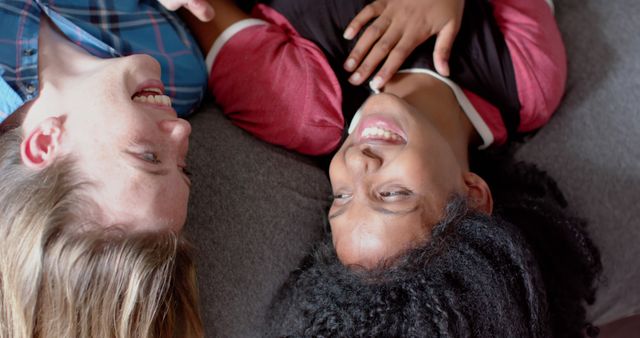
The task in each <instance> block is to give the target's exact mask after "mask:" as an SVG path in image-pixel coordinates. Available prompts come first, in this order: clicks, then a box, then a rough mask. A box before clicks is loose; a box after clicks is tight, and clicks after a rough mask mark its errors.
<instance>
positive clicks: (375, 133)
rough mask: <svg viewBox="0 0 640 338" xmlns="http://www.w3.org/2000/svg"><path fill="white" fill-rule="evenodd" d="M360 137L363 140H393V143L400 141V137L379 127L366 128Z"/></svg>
mask: <svg viewBox="0 0 640 338" xmlns="http://www.w3.org/2000/svg"><path fill="white" fill-rule="evenodd" d="M362 137H364V138H382V139H385V140H393V141H400V140H402V137H400V135H398V134H396V133H394V132H392V131H390V130H386V129H384V128H380V127H367V128H365V129H364V130H363V131H362Z"/></svg>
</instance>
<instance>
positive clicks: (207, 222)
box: [187, 104, 330, 337]
mask: <svg viewBox="0 0 640 338" xmlns="http://www.w3.org/2000/svg"><path fill="white" fill-rule="evenodd" d="M190 121H191V123H192V126H193V133H192V137H191V146H190V153H189V166H190V168H191V171H192V172H193V177H192V181H193V187H192V189H191V199H190V202H189V204H190V206H189V208H190V209H189V217H188V221H187V234H188V236H189V238H190V239H191V240H192V242H193V243H194V245H195V247H196V250H195V251H196V259H197V263H198V279H199V285H200V292H201V302H202V303H201V304H202V310H203V319H204V322H205V328H206V336H207V337H258V336H260V325H261V323H262V320H263V317H264V314H265V313H266V308H267V305H268V304H269V302H270V300H271V297H272V296H273V294H274V293H275V291H276V290H277V289H278V287H279V286H280V285H281V284H282V283H283V282H284V280H285V278H286V277H287V276H288V274H289V272H290V271H291V270H293V269H295V268H296V267H297V265H298V263H299V260H300V259H301V258H302V257H303V256H304V254H305V253H306V252H307V251H308V250H309V248H310V245H311V244H312V243H313V242H315V241H316V240H317V239H318V238H320V237H321V235H322V232H323V231H324V230H323V226H322V224H324V219H325V217H326V216H325V215H326V212H327V208H328V206H329V198H328V197H329V195H330V186H329V182H328V178H327V176H326V174H325V173H324V171H323V170H321V169H319V166H317V165H316V164H315V163H314V162H312V161H311V160H309V158H305V157H303V156H298V155H295V154H292V153H289V152H287V151H285V150H283V149H280V148H278V147H275V146H271V145H268V144H265V143H263V142H260V141H258V140H257V139H255V138H253V137H252V136H250V135H249V134H247V133H245V132H244V131H242V130H240V129H239V128H237V127H235V126H233V125H232V124H231V123H230V122H229V121H228V120H227V119H226V118H225V117H224V116H223V115H222V113H221V112H219V111H218V110H216V109H214V108H213V107H212V105H211V104H208V105H207V106H206V107H205V109H203V111H201V112H199V113H198V114H196V115H195V116H193V117H192V118H191V120H190Z"/></svg>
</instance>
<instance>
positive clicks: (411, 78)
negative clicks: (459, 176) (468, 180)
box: [383, 73, 479, 170]
mask: <svg viewBox="0 0 640 338" xmlns="http://www.w3.org/2000/svg"><path fill="white" fill-rule="evenodd" d="M383 91H384V92H386V93H390V94H394V95H396V96H398V97H400V98H402V99H404V100H405V101H407V103H409V104H410V105H412V106H414V107H415V108H416V109H417V110H418V111H420V112H422V113H424V114H425V115H426V116H427V117H428V119H429V120H430V122H431V123H433V125H434V126H435V127H436V129H438V130H439V131H440V133H441V134H442V136H443V137H444V138H445V140H447V142H448V143H449V145H450V146H451V149H452V150H453V152H454V155H455V156H456V158H457V160H458V162H459V163H460V165H461V166H462V168H465V169H466V170H468V168H469V147H470V146H471V145H473V144H475V143H476V142H478V141H479V136H478V134H477V132H476V130H475V128H474V127H473V125H472V124H471V122H470V121H469V118H468V117H467V115H466V114H465V113H464V111H463V110H462V108H460V105H459V104H458V100H457V99H456V97H455V95H454V94H453V91H451V88H450V87H449V86H448V85H447V84H446V83H444V82H442V81H440V80H438V79H437V78H435V77H433V76H430V75H427V74H416V73H406V74H396V75H395V76H394V77H393V78H392V79H391V81H389V83H387V85H385V87H384V89H383Z"/></svg>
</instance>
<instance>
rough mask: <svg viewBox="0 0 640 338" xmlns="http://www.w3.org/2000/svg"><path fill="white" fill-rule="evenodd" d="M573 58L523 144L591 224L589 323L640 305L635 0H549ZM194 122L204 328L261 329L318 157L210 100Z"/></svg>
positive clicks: (324, 200) (241, 332)
mask: <svg viewBox="0 0 640 338" xmlns="http://www.w3.org/2000/svg"><path fill="white" fill-rule="evenodd" d="M556 16H557V18H558V22H559V24H560V28H561V30H562V32H563V35H564V38H565V42H566V46H567V51H568V56H569V81H568V86H567V92H566V97H565V99H564V102H563V104H562V106H561V108H560V110H559V111H558V113H557V114H556V116H555V117H554V118H553V119H552V121H551V122H550V123H549V125H548V126H546V127H544V128H543V129H542V130H541V131H540V132H539V133H538V134H537V135H535V136H534V137H533V138H532V139H531V140H529V141H528V143H527V144H525V145H524V146H523V147H522V148H520V149H519V151H518V153H517V157H518V158H520V159H525V160H528V161H532V162H535V163H538V164H539V166H540V167H541V168H543V169H545V170H547V171H548V172H549V173H550V174H551V175H552V176H553V177H555V178H556V179H557V180H558V183H559V185H560V187H561V188H562V190H563V191H564V192H565V193H566V195H567V198H568V200H569V203H570V206H571V207H572V209H573V210H574V212H575V213H577V214H579V215H582V216H583V217H585V218H586V219H588V221H589V222H590V231H591V233H592V234H593V237H594V238H595V241H596V243H597V244H598V245H599V246H600V248H601V250H602V258H603V264H604V277H605V278H604V280H603V284H602V287H601V288H600V291H599V294H598V301H597V303H596V304H595V305H594V306H593V307H591V308H590V317H591V319H592V320H594V321H595V323H597V324H602V323H605V322H610V321H612V320H614V319H618V318H622V317H625V316H628V315H631V314H634V313H640V283H638V281H639V280H640V263H638V260H637V258H638V255H639V253H640V249H638V247H640V245H639V243H640V226H638V219H640V206H638V203H639V201H640V118H639V115H638V112H639V110H640V109H639V108H638V106H639V105H640V59H638V58H637V56H636V55H637V54H639V53H640V36H638V33H639V32H640V21H638V19H637V18H638V17H640V2H638V1H637V0H618V1H605V0H556ZM191 122H192V124H193V135H192V138H191V153H190V163H191V167H192V171H193V172H194V177H193V181H194V182H195V183H194V187H193V189H192V195H191V201H190V213H189V220H188V224H187V229H188V235H189V237H190V238H191V240H192V242H193V243H194V245H195V247H196V256H197V260H198V267H199V283H200V290H201V299H202V309H203V315H204V321H205V325H206V329H207V336H208V337H255V336H260V323H261V321H262V318H263V316H264V313H265V311H266V307H267V305H268V303H269V301H270V299H271V297H272V296H273V294H274V292H275V291H276V290H277V288H278V287H279V286H280V284H281V283H282V282H283V281H284V279H285V278H286V277H287V274H288V273H289V271H291V270H292V269H294V268H295V267H296V266H297V264H298V261H299V260H300V259H301V257H303V255H304V254H305V252H307V251H308V249H309V248H310V246H311V244H312V243H313V242H314V241H316V240H318V239H319V238H320V237H321V236H322V234H323V232H324V231H325V229H324V226H323V224H325V217H326V216H325V213H326V209H327V207H328V196H329V194H330V187H329V182H328V179H327V177H326V174H325V172H324V171H323V170H322V169H321V168H322V164H321V163H318V162H317V160H316V159H310V158H306V157H303V156H300V155H296V154H292V153H290V152H287V151H285V150H282V149H280V148H277V147H274V146H271V145H268V144H264V143H262V142H260V141H258V140H256V139H254V138H253V137H251V136H250V135H248V134H247V133H245V132H243V131H242V130H240V129H238V128H236V127H234V126H233V125H232V124H231V123H230V122H229V121H228V120H227V119H226V118H225V117H224V116H222V114H221V113H219V111H218V110H216V109H215V106H214V105H213V103H212V102H209V103H207V104H206V105H205V106H204V107H203V109H202V111H201V112H199V113H198V114H196V115H195V116H194V117H193V118H192V119H191Z"/></svg>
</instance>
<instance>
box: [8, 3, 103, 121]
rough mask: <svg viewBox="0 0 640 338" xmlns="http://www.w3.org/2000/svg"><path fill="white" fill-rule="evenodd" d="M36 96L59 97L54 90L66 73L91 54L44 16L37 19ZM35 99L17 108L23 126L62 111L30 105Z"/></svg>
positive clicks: (67, 77) (71, 71)
mask: <svg viewBox="0 0 640 338" xmlns="http://www.w3.org/2000/svg"><path fill="white" fill-rule="evenodd" d="M38 48H39V53H38V82H39V88H38V97H39V98H41V97H45V96H46V97H47V102H53V101H51V100H54V101H55V100H58V99H60V95H57V94H56V93H57V92H59V89H60V88H62V87H63V86H64V85H65V83H66V82H67V81H69V76H70V75H73V74H74V73H77V72H78V70H79V69H80V68H81V67H84V66H83V65H84V64H85V62H83V61H84V60H88V59H91V58H93V56H92V55H90V54H88V53H87V52H86V51H84V50H83V49H82V48H80V47H78V46H76V45H75V44H73V43H72V42H71V41H69V40H67V38H66V37H65V36H64V35H63V34H62V33H61V32H59V31H58V30H57V28H56V27H55V25H54V24H52V23H51V22H50V21H49V19H48V18H47V17H46V16H43V17H42V18H41V20H40V33H39V35H38ZM35 101H36V100H33V101H30V102H29V103H27V104H25V105H24V106H23V107H21V108H20V109H19V110H18V112H17V113H18V114H19V115H20V116H18V117H17V118H19V119H20V120H21V122H22V125H23V128H24V129H25V130H30V129H31V128H32V127H33V126H35V125H36V124H37V123H39V122H40V121H42V120H43V119H45V118H47V117H50V116H57V115H60V114H62V113H63V112H60V111H52V110H51V109H31V107H32V105H34V102H35Z"/></svg>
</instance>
